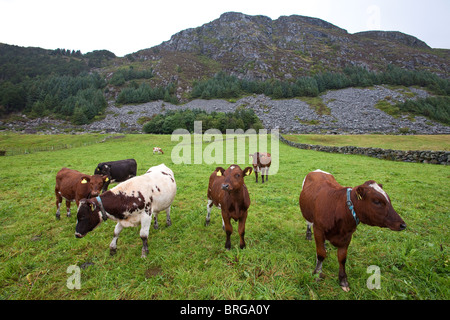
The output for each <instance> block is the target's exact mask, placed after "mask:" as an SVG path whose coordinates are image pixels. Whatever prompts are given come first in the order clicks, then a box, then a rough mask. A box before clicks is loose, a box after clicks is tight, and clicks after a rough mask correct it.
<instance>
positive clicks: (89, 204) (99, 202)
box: [75, 164, 177, 257]
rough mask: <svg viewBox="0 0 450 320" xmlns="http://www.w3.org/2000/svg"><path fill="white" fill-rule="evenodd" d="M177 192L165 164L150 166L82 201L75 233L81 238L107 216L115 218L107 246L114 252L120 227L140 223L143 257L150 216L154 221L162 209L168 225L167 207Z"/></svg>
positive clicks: (168, 207)
mask: <svg viewBox="0 0 450 320" xmlns="http://www.w3.org/2000/svg"><path fill="white" fill-rule="evenodd" d="M176 191H177V185H176V182H175V177H174V175H173V172H172V170H170V169H169V168H168V167H166V166H165V165H164V164H161V165H159V166H155V167H151V168H150V169H149V170H148V171H147V173H145V174H143V175H141V176H136V177H133V178H131V179H129V180H127V181H124V182H122V183H120V184H118V185H117V186H115V187H114V188H112V189H111V190H109V191H106V192H105V193H103V194H101V195H100V196H98V197H96V198H91V199H86V200H82V201H81V202H80V206H79V208H78V213H77V219H78V220H77V225H76V229H75V231H76V232H75V236H76V237H77V238H82V237H84V236H85V235H86V234H87V233H88V232H90V231H92V230H94V229H95V228H96V227H97V226H98V225H100V223H101V222H102V221H105V220H106V219H108V218H109V219H111V220H114V221H117V225H116V227H115V228H114V238H113V240H112V241H111V244H110V245H109V248H110V253H111V255H113V254H115V253H116V250H117V240H118V238H119V234H120V232H121V231H122V229H123V228H124V227H135V226H137V225H139V224H141V231H140V236H141V239H142V243H143V246H142V257H146V256H147V254H148V246H147V240H148V234H149V229H150V225H151V221H152V216H155V222H156V224H157V220H156V217H157V215H158V213H159V212H160V211H163V210H165V211H166V213H167V225H169V226H170V225H171V220H170V206H171V204H172V201H173V199H174V198H175V194H176ZM155 227H157V226H155Z"/></svg>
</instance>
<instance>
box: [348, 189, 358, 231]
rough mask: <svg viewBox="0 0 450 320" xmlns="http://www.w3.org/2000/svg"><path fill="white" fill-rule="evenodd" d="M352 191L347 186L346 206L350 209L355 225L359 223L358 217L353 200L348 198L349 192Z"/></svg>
mask: <svg viewBox="0 0 450 320" xmlns="http://www.w3.org/2000/svg"><path fill="white" fill-rule="evenodd" d="M351 191H352V188H347V207H348V209H349V210H350V212H351V213H352V216H353V219H355V222H356V225H358V224H359V219H358V217H357V216H356V212H355V209H354V207H353V202H352V200H350V192H351Z"/></svg>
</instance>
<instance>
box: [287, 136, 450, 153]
mask: <svg viewBox="0 0 450 320" xmlns="http://www.w3.org/2000/svg"><path fill="white" fill-rule="evenodd" d="M285 138H286V139H288V140H291V141H294V142H299V143H307V144H318V145H324V146H341V147H342V146H356V147H363V148H368V147H373V148H383V149H393V150H434V151H449V150H450V137H449V136H448V135H409V136H399V135H378V134H366V135H320V134H303V135H287V136H285Z"/></svg>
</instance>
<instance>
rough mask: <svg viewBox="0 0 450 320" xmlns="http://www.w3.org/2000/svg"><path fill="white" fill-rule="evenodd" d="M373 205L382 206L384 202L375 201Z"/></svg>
mask: <svg viewBox="0 0 450 320" xmlns="http://www.w3.org/2000/svg"><path fill="white" fill-rule="evenodd" d="M373 203H374V204H375V205H377V206H380V205H381V204H382V202H381V201H380V200H378V199H375V200H373Z"/></svg>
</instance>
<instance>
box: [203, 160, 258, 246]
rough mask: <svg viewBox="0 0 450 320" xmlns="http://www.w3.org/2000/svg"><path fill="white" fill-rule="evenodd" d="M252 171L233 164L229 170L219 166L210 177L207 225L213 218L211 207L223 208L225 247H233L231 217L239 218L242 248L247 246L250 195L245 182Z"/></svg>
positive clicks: (249, 168) (235, 219)
mask: <svg viewBox="0 0 450 320" xmlns="http://www.w3.org/2000/svg"><path fill="white" fill-rule="evenodd" d="M251 173H252V168H251V167H247V168H245V169H244V170H242V169H241V168H240V167H239V166H238V165H235V164H234V165H231V166H230V167H229V168H228V169H227V170H225V169H224V168H222V167H217V168H216V170H214V172H213V173H212V174H211V176H210V177H209V185H208V193H207V196H208V205H207V212H208V213H207V215H206V225H209V222H210V220H211V209H212V206H213V205H215V206H216V207H219V208H220V209H221V210H222V228H223V229H224V230H225V232H226V235H227V240H226V242H225V248H226V249H227V250H230V249H231V240H230V236H231V234H232V233H233V227H232V226H231V218H233V219H234V221H237V220H239V226H238V231H239V238H240V248H241V249H243V248H244V247H245V241H244V235H245V221H246V220H247V211H248V208H249V207H250V196H249V194H248V190H247V187H246V186H245V183H244V177H246V176H248V175H250V174H251Z"/></svg>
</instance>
